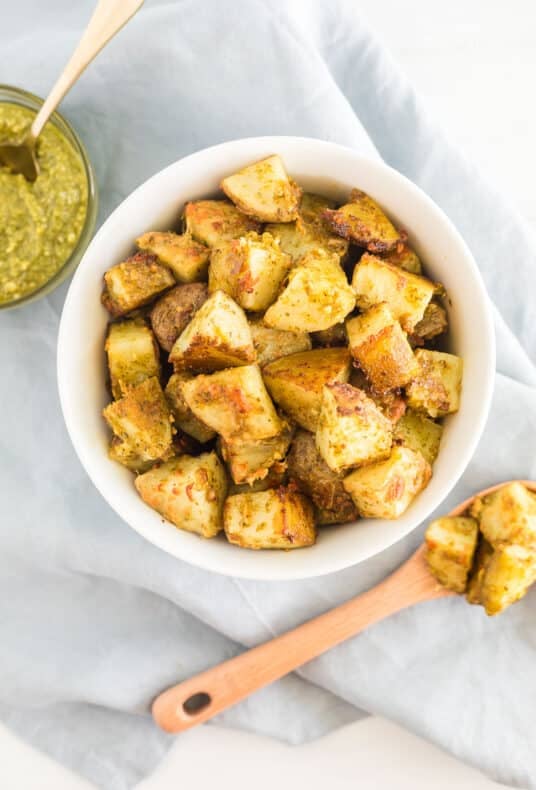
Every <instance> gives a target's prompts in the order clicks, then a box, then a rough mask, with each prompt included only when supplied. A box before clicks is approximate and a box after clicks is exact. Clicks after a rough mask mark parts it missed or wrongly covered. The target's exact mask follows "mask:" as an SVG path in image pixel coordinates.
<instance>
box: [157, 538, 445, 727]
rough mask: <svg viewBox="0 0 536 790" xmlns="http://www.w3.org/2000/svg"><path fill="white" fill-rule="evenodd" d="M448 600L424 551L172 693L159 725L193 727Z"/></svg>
mask: <svg viewBox="0 0 536 790" xmlns="http://www.w3.org/2000/svg"><path fill="white" fill-rule="evenodd" d="M449 594H451V593H449V591H448V590H445V589H444V588H443V587H441V586H440V585H439V584H438V583H437V582H436V581H435V580H434V579H433V578H432V576H431V575H430V573H429V571H428V570H427V568H426V566H425V563H424V551H423V548H422V547H421V548H419V549H418V550H417V552H416V553H415V554H414V555H413V556H412V557H410V559H409V560H408V561H407V562H405V563H404V565H402V566H401V567H400V568H399V569H398V570H397V571H395V572H394V573H393V574H392V575H391V576H389V577H388V578H387V579H385V581H383V582H381V584H379V585H377V586H376V587H374V588H373V589H372V590H369V591H368V592H365V593H363V594H362V595H359V596H357V598H353V599H352V600H350V601H348V602H347V603H344V604H342V605H341V606H338V607H337V608H335V609H332V610H331V611H329V612H326V614H322V615H320V616H319V617H316V618H315V619H314V620H309V622H307V623H304V624H303V625H300V626H299V627H298V628H295V629H293V630H292V631H287V633H285V634H282V635H281V636H279V637H277V638H276V639H273V640H271V641H269V642H265V643H264V644H262V645H259V646H258V647H254V648H253V649H251V650H248V651H246V652H245V653H242V654H241V655H239V656H236V658H232V659H230V660H229V661H225V662H224V663H223V664H219V665H218V666H216V667H213V668H212V669H208V670H207V671H206V672H202V673H201V674H199V675H196V676H195V677H193V678H190V679H188V680H185V681H184V682H183V683H179V684H178V685H177V686H174V687H172V688H170V689H168V690H167V691H165V692H164V693H163V694H161V695H160V696H159V697H157V698H156V700H155V701H154V704H153V716H154V718H155V721H156V722H157V724H158V725H159V726H160V727H162V729H164V730H166V731H167V732H180V731H182V730H188V729H189V728H190V727H195V726H196V725H197V724H201V723H202V722H204V721H207V719H211V718H212V717H213V716H216V715H217V714H218V713H221V712H222V711H223V710H225V709H226V708H228V707H230V706H231V705H234V704H235V703H237V702H239V701H240V700H242V699H244V697H247V696H248V695H249V694H251V693H252V692H253V691H257V690H258V689H260V688H262V687H263V686H266V685H268V684H269V683H272V682H273V681H274V680H278V679H279V678H281V677H283V676H284V675H286V674H288V673H289V672H292V671H293V670H294V669H296V668H297V667H299V666H301V665H302V664H305V663H306V662H307V661H311V659H313V658H316V656H319V655H320V654H321V653H324V652H325V651H326V650H328V649H329V648H331V647H334V646H335V645H338V644H339V643H340V642H343V641H344V640H345V639H348V638H349V637H351V636H355V634H358V633H359V632H360V631H362V630H363V629H365V628H366V627H367V626H369V625H371V624H372V623H376V622H378V621H379V620H382V619H383V618H384V617H387V616H388V615H390V614H393V613H394V612H398V611H399V610H400V609H404V608H405V607H407V606H411V605H412V604H414V603H418V602H419V601H425V600H430V599H432V598H440V597H442V596H445V595H449Z"/></svg>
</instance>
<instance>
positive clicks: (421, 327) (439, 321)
mask: <svg viewBox="0 0 536 790" xmlns="http://www.w3.org/2000/svg"><path fill="white" fill-rule="evenodd" d="M447 329H448V320H447V313H446V310H445V308H444V307H442V306H441V305H440V304H438V303H437V302H430V303H429V304H427V305H426V310H425V311H424V315H423V317H422V319H421V320H420V321H419V323H418V324H416V326H415V327H414V328H413V332H412V335H414V336H415V337H417V338H419V339H421V340H432V338H434V337H437V336H438V335H442V334H443V333H444V332H446V331H447Z"/></svg>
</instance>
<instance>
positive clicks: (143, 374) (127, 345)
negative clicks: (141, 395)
mask: <svg viewBox="0 0 536 790" xmlns="http://www.w3.org/2000/svg"><path fill="white" fill-rule="evenodd" d="M104 349H105V351H106V354H107V357H108V370H109V372H110V385H111V388H112V395H113V396H114V398H115V399H117V398H120V397H121V396H122V395H125V394H126V391H127V389H128V387H133V386H136V384H141V382H142V381H145V379H149V378H151V377H152V376H156V377H157V378H158V376H159V375H160V359H159V355H158V346H157V344H156V341H155V339H154V335H153V333H152V332H151V330H150V329H149V327H148V326H147V324H146V323H145V321H142V320H141V319H139V318H136V319H134V320H131V321H119V322H118V323H117V324H110V326H109V328H108V335H107V337H106V343H105V344H104Z"/></svg>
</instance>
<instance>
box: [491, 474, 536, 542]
mask: <svg viewBox="0 0 536 790" xmlns="http://www.w3.org/2000/svg"><path fill="white" fill-rule="evenodd" d="M480 529H481V531H482V534H483V535H484V537H485V538H486V540H488V541H489V542H490V543H491V544H492V546H494V547H495V548H498V547H501V546H504V545H506V544H512V543H517V544H518V545H519V546H523V547H524V548H526V549H530V550H531V551H534V552H536V496H535V495H534V494H533V493H532V492H530V491H528V490H527V489H526V488H525V486H523V485H521V483H510V484H509V485H507V486H503V487H502V488H500V489H499V490H498V491H495V492H494V493H493V494H490V495H489V496H488V497H486V499H485V500H484V506H483V508H482V511H481V513H480Z"/></svg>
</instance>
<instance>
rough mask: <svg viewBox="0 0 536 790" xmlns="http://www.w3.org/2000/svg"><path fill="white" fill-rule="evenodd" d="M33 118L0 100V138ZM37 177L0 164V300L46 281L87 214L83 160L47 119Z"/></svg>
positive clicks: (12, 136)
mask: <svg viewBox="0 0 536 790" xmlns="http://www.w3.org/2000/svg"><path fill="white" fill-rule="evenodd" d="M34 117H35V113H34V112H32V110H29V109H27V108H26V107H21V106H20V105H18V104H11V103H8V102H0V141H6V142H7V141H8V140H9V141H14V140H19V139H21V138H22V137H24V134H25V132H26V131H27V129H28V128H29V126H30V124H31V123H32V121H33V119H34ZM37 158H38V162H39V167H40V171H39V175H38V176H37V179H36V180H35V181H34V182H33V183H30V182H28V181H26V179H25V178H24V176H23V175H20V174H17V175H16V174H14V173H11V172H10V171H9V170H8V169H7V168H6V167H3V166H2V165H1V164H0V304H4V303H6V302H11V301H14V300H16V299H20V298H21V297H24V296H27V295H28V294H31V293H32V292H33V291H36V290H37V289H38V288H41V287H42V286H43V285H44V284H45V283H46V282H48V281H49V280H50V279H51V278H52V277H53V276H54V275H55V274H56V273H57V272H58V271H59V270H60V269H61V268H62V266H63V264H64V263H65V262H66V261H67V259H68V258H69V256H70V254H71V253H72V252H73V250H74V249H75V247H76V244H77V242H78V239H79V237H80V233H81V232H82V228H83V227H84V222H85V219H86V213H87V202H88V186H87V177H86V173H85V169H84V164H83V162H82V159H81V158H80V156H79V154H78V153H77V152H76V151H75V149H74V148H73V146H72V145H71V143H70V142H69V140H67V138H66V137H64V136H63V134H62V133H61V132H60V131H59V130H58V129H57V128H56V127H55V126H54V125H53V124H52V123H48V124H47V125H46V126H45V128H44V129H43V131H42V133H41V135H40V137H39V139H38V141H37Z"/></svg>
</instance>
